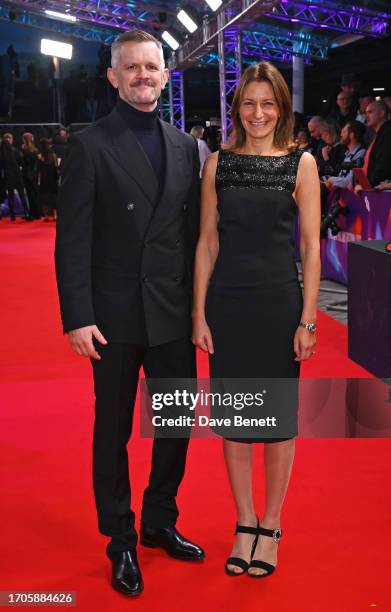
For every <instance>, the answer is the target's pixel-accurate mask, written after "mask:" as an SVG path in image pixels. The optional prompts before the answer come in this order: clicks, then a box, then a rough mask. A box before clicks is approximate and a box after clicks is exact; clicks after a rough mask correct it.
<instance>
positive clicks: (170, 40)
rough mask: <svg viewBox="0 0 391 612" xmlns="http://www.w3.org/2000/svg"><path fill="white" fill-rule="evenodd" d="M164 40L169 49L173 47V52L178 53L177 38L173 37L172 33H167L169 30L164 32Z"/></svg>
mask: <svg viewBox="0 0 391 612" xmlns="http://www.w3.org/2000/svg"><path fill="white" fill-rule="evenodd" d="M162 39H163V40H164V41H165V42H166V43H167V44H168V46H169V47H171V49H172V50H173V51H176V50H177V49H178V47H179V42H178V41H177V40H175V38H174V37H173V36H171V34H170V32H167V30H164V32H163V34H162Z"/></svg>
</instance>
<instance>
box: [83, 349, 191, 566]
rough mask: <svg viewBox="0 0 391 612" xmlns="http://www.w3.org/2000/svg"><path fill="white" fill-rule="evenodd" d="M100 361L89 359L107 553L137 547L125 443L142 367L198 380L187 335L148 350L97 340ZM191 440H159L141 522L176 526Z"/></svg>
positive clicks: (153, 374) (148, 373)
mask: <svg viewBox="0 0 391 612" xmlns="http://www.w3.org/2000/svg"><path fill="white" fill-rule="evenodd" d="M96 348H97V351H98V353H99V354H100V356H101V360H91V361H92V366H93V374H94V390H95V398H96V401H95V424H94V438H93V481H94V493H95V502H96V508H97V514H98V526H99V530H100V532H101V533H103V534H104V535H107V536H110V537H111V541H110V543H109V545H108V547H107V554H108V555H110V553H111V552H115V551H124V550H129V549H130V548H133V547H134V546H136V544H137V533H136V530H135V525H134V523H135V514H134V512H133V510H131V486H130V480H129V466H128V453H127V443H128V440H129V438H130V436H131V433H132V423H133V411H134V402H135V398H136V392H137V384H138V378H139V370H140V367H141V366H143V368H144V373H145V377H146V379H147V380H148V379H149V378H151V379H152V378H195V376H196V362H195V349H194V346H193V345H192V344H191V342H190V340H189V338H188V337H186V338H182V339H179V340H175V341H173V342H169V343H166V344H161V345H158V346H154V347H148V346H145V345H142V344H120V343H109V344H107V345H101V344H99V343H97V342H96ZM188 443H189V440H188V439H186V438H183V439H168V438H155V439H154V442H153V449H152V465H151V472H150V477H149V483H148V486H147V488H146V489H145V491H144V497H143V507H142V513H141V521H142V523H144V524H145V525H149V526H153V527H165V526H169V525H174V524H175V522H176V520H177V517H178V508H177V505H176V500H175V498H176V495H177V491H178V487H179V485H180V483H181V480H182V478H183V474H184V470H185V463H186V454H187V447H188Z"/></svg>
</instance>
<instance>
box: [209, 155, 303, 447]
mask: <svg viewBox="0 0 391 612" xmlns="http://www.w3.org/2000/svg"><path fill="white" fill-rule="evenodd" d="M301 155H302V151H300V150H295V151H293V152H292V153H289V154H287V155H283V156H279V157H278V156H260V155H244V154H238V153H233V152H230V151H225V150H222V151H220V153H219V158H218V164H217V170H216V191H217V195H218V203H217V208H218V213H219V224H218V233H219V253H218V257H217V260H216V264H215V267H214V271H213V274H212V277H211V279H210V284H209V288H208V293H207V300H206V319H207V322H208V325H209V326H210V329H211V333H212V338H213V343H214V350H215V352H214V354H213V355H211V356H210V358H209V363H210V377H211V379H222V378H224V379H245V378H246V379H257V378H279V379H282V378H286V379H298V377H299V373H300V363H299V362H297V361H295V360H294V357H295V354H294V350H293V339H294V335H295V331H296V329H297V326H298V324H299V322H300V317H301V312H302V291H301V287H300V284H299V281H298V275H297V268H296V264H295V260H294V257H293V231H294V219H295V214H296V203H295V201H294V199H293V197H292V193H293V191H294V189H295V184H296V175H297V168H298V164H299V161H300V157H301ZM215 388H216V387H214V389H215ZM289 398H290V399H289V401H288V402H285V403H286V404H287V405H285V406H284V408H283V409H284V411H287V412H288V413H289V414H288V415H287V418H288V420H289V419H291V420H292V419H293V420H296V427H297V404H298V402H297V393H295V392H293V394H291V395H290V396H289ZM294 429H295V427H293V429H292V432H293V431H294ZM241 435H242V434H241ZM294 435H296V432H294V434H293V433H292V435H289V437H293V436H294ZM223 437H226V438H228V439H235V438H232V437H229V436H228V435H225V436H223ZM282 439H287V438H286V437H279V438H277V437H276V438H270V437H269V438H266V437H262V438H258V437H256V438H254V439H251V438H248V439H237V441H241V442H277V441H281V440H282Z"/></svg>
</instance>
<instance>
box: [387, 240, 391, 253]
mask: <svg viewBox="0 0 391 612" xmlns="http://www.w3.org/2000/svg"><path fill="white" fill-rule="evenodd" d="M386 251H387V253H391V242H387V244H386Z"/></svg>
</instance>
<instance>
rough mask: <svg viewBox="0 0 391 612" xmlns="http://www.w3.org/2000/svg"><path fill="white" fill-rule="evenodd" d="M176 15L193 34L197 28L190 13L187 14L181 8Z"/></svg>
mask: <svg viewBox="0 0 391 612" xmlns="http://www.w3.org/2000/svg"><path fill="white" fill-rule="evenodd" d="M177 17H178V19H179V21H180V22H181V23H182V24H183V25H184V26H185V28H186V29H187V30H189V32H190V33H191V34H193V32H195V31H196V29H197V28H198V25H197V24H196V23H195V21H193V19H192V18H191V17H190V15H188V14H187V13H186V11H184V10H183V9H182V10H181V11H179V13H178V15H177Z"/></svg>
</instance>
